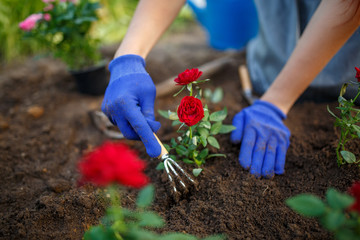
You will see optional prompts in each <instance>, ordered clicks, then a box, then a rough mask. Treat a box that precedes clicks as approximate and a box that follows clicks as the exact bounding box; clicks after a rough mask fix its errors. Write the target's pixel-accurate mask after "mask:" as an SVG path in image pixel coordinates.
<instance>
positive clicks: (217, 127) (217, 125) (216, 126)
mask: <svg viewBox="0 0 360 240" xmlns="http://www.w3.org/2000/svg"><path fill="white" fill-rule="evenodd" d="M221 127H222V123H221V122H216V123H214V124H213V125H212V126H211V129H210V134H212V135H216V134H218V133H219V131H220V129H221Z"/></svg>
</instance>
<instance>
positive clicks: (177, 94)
mask: <svg viewBox="0 0 360 240" xmlns="http://www.w3.org/2000/svg"><path fill="white" fill-rule="evenodd" d="M185 87H186V85H184V86H183V87H182V88H181V89H180V90H179V91H178V92H177V93H175V94H174V95H173V97H176V96H177V95H179V94H180V93H181V92H182V91H183V90H184V89H185Z"/></svg>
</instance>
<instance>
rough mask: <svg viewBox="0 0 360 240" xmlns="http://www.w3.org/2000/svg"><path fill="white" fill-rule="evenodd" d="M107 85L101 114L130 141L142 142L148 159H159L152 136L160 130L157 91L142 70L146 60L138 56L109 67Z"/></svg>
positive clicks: (114, 62)
mask: <svg viewBox="0 0 360 240" xmlns="http://www.w3.org/2000/svg"><path fill="white" fill-rule="evenodd" d="M109 70H110V73H111V74H110V82H109V85H108V87H107V89H106V92H105V96H104V100H103V102H102V105H101V110H102V111H103V112H104V113H105V114H106V115H107V116H108V118H109V119H110V121H111V122H112V123H113V124H114V125H116V126H118V128H119V129H120V131H121V132H122V134H123V135H124V136H125V137H126V138H127V139H131V140H141V141H142V142H143V143H144V145H145V148H146V152H147V153H148V154H149V156H150V157H158V156H159V155H160V153H161V147H160V145H159V143H158V142H157V140H156V138H155V136H154V134H153V133H154V132H157V130H159V128H160V123H159V122H157V121H155V116H154V101H155V96H156V88H155V85H154V83H153V81H152V79H151V77H150V75H149V74H148V73H147V72H146V70H145V60H144V59H143V58H142V57H141V56H138V55H132V54H129V55H123V56H120V57H118V58H115V59H114V60H112V61H111V62H110V64H109Z"/></svg>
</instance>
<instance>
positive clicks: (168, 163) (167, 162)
mask: <svg viewBox="0 0 360 240" xmlns="http://www.w3.org/2000/svg"><path fill="white" fill-rule="evenodd" d="M154 136H155V138H156V140H157V141H158V143H159V144H160V146H161V153H160V155H159V156H158V158H159V159H161V160H162V161H163V162H164V167H165V171H166V174H167V176H168V178H169V180H170V183H171V185H172V187H173V190H174V193H175V195H176V194H177V193H178V191H177V188H176V183H175V181H174V179H173V175H174V176H175V178H177V180H178V181H179V183H180V185H181V187H182V188H183V189H184V192H188V188H187V186H186V184H185V183H184V181H183V179H182V178H181V176H180V175H179V173H178V172H177V171H176V169H178V170H179V171H180V173H182V174H183V175H185V177H186V178H187V179H188V180H189V181H190V182H191V183H192V184H194V185H197V183H196V181H195V180H193V179H192V178H191V176H190V175H189V174H188V173H186V172H185V170H184V169H182V167H180V165H179V164H178V163H177V162H175V161H174V159H172V158H170V156H169V152H168V151H167V150H166V148H165V147H164V145H163V144H162V143H161V141H160V140H159V138H158V137H157V136H156V134H155V133H154Z"/></svg>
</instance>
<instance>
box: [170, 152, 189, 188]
mask: <svg viewBox="0 0 360 240" xmlns="http://www.w3.org/2000/svg"><path fill="white" fill-rule="evenodd" d="M172 161H174V160H172V159H171V158H167V159H166V165H168V166H169V168H170V170H171V171H172V172H173V173H174V175H175V176H176V177H177V178H178V179H179V182H180V184H181V185H182V186H183V188H186V185H185V183H184V182H183V180H182V178H181V177H180V175H179V174H178V173H177V172H176V170H175V168H174V167H173V166H172V165H171V162H172Z"/></svg>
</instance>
